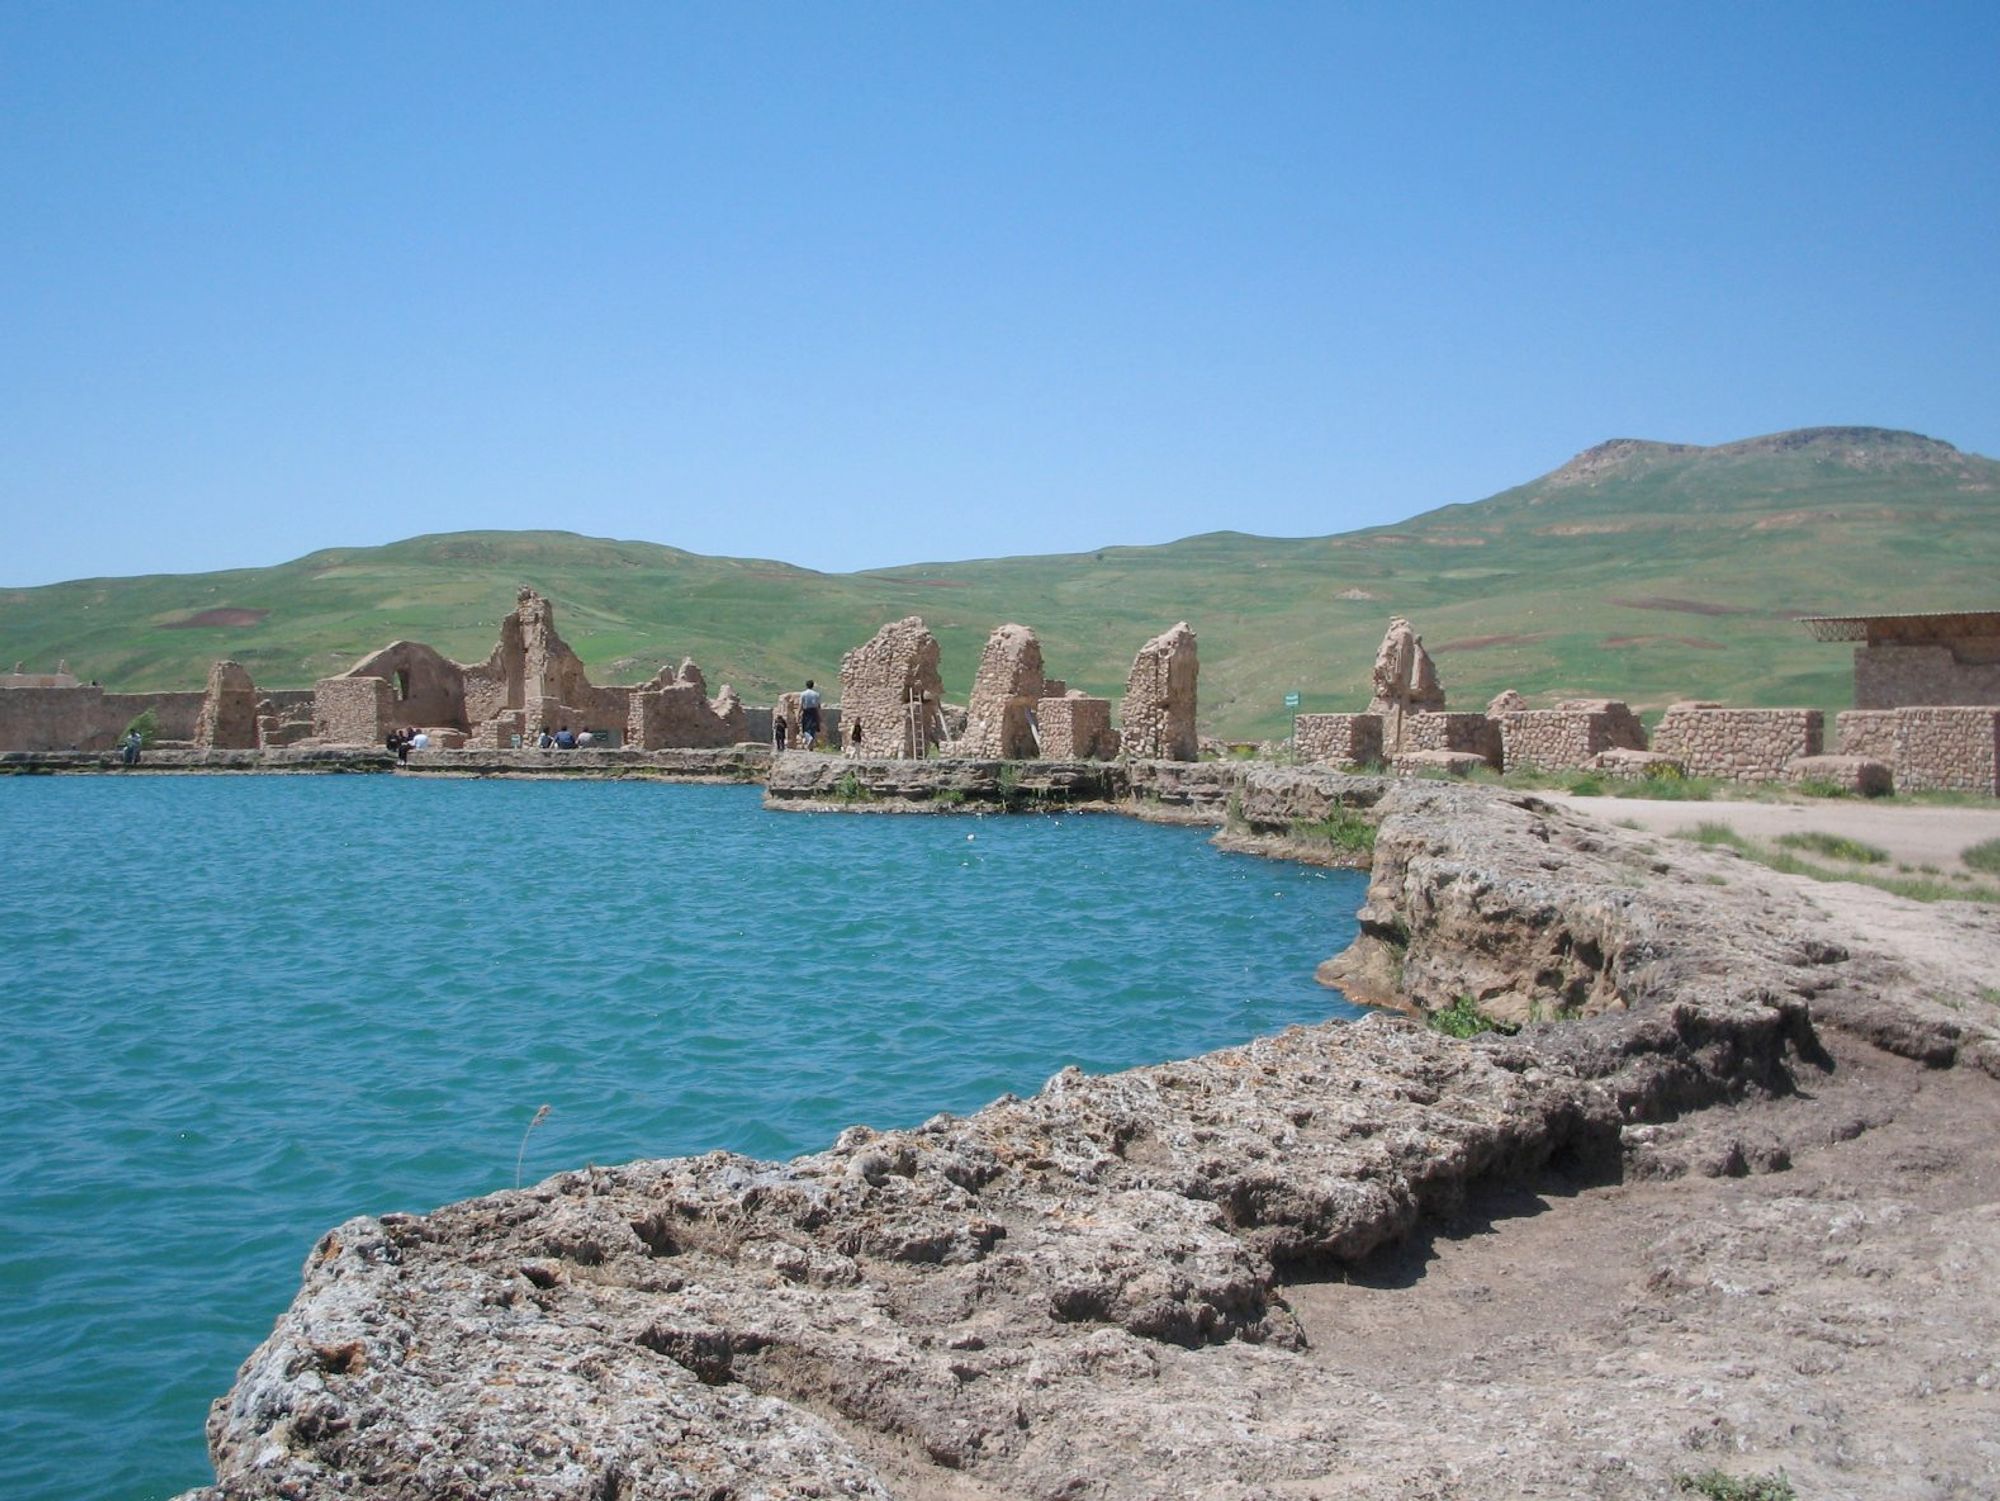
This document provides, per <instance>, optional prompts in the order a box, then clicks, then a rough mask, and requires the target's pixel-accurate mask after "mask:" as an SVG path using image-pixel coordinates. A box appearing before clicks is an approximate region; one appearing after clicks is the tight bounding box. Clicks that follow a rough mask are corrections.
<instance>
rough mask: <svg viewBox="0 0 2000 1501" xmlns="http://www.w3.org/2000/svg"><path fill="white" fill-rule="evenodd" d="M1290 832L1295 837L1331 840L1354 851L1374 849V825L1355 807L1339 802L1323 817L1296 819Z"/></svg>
mask: <svg viewBox="0 0 2000 1501" xmlns="http://www.w3.org/2000/svg"><path fill="white" fill-rule="evenodd" d="M1291 833H1292V838H1294V839H1302V840H1307V841H1310V842H1312V843H1316V844H1330V845H1332V846H1333V847H1334V848H1335V849H1337V850H1345V851H1347V852H1348V853H1350V854H1355V855H1366V854H1372V853H1373V852H1374V849H1375V825H1374V824H1373V823H1372V822H1371V821H1370V820H1368V819H1366V818H1363V817H1362V816H1361V815H1360V814H1359V813H1356V812H1355V811H1354V810H1353V809H1352V808H1347V807H1342V806H1340V805H1339V804H1335V806H1334V809H1333V811H1332V812H1331V813H1329V814H1327V816H1326V817H1324V818H1317V819H1312V820H1310V821H1308V820H1303V819H1301V820H1299V821H1297V822H1295V823H1293V825H1292V829H1291Z"/></svg>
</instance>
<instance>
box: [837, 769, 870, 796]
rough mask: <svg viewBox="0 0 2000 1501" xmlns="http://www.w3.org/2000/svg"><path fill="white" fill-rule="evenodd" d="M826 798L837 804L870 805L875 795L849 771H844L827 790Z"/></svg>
mask: <svg viewBox="0 0 2000 1501" xmlns="http://www.w3.org/2000/svg"><path fill="white" fill-rule="evenodd" d="M827 796H829V797H831V798H832V799H833V800H834V801H835V802H837V803H872V802H873V801H875V794H874V793H873V792H872V791H870V790H869V789H868V788H867V787H865V786H863V785H862V782H861V778H860V777H858V776H856V775H855V774H854V773H853V772H851V771H844V772H842V773H841V774H840V776H839V778H838V779H837V780H836V781H835V782H834V784H833V786H832V787H831V788H829V789H828V791H827Z"/></svg>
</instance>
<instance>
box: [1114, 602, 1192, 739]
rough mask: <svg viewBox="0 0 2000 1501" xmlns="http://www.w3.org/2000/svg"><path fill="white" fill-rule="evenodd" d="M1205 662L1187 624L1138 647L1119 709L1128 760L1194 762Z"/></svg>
mask: <svg viewBox="0 0 2000 1501" xmlns="http://www.w3.org/2000/svg"><path fill="white" fill-rule="evenodd" d="M1200 671H1201V664H1200V661H1199V660H1198V658H1197V656H1196V651H1195V635H1194V631H1193V629H1192V628H1191V627H1190V626H1189V625H1188V623H1187V622H1186V621H1185V620H1183V621H1181V622H1179V623H1178V624H1177V625H1175V626H1174V628H1173V629H1172V630H1170V631H1167V632H1165V633H1164V634H1162V635H1158V636H1155V637H1154V638H1153V639H1152V640H1150V641H1148V642H1147V643H1146V644H1145V645H1144V646H1142V647H1140V648H1139V654H1138V655H1137V656H1136V657H1134V658H1133V659H1132V671H1131V672H1130V673H1129V674H1128V675H1127V676H1126V679H1125V702H1124V704H1123V706H1122V707H1121V709H1120V711H1119V718H1120V720H1121V722H1122V724H1123V735H1122V743H1123V748H1124V752H1125V754H1126V755H1128V756H1137V757H1140V758H1142V759H1144V760H1149V761H1192V760H1194V759H1196V757H1197V756H1198V755H1199V754H1200V740H1199V737H1198V736H1197V735H1196V732H1195V727H1194V717H1195V689H1196V682H1197V679H1198V677H1199V675H1200Z"/></svg>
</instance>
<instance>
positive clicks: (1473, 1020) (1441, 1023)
mask: <svg viewBox="0 0 2000 1501" xmlns="http://www.w3.org/2000/svg"><path fill="white" fill-rule="evenodd" d="M1424 1020H1425V1022H1426V1023H1427V1024H1428V1025H1429V1027H1430V1029H1431V1030H1432V1031H1433V1032H1442V1033H1443V1034H1444V1035H1445V1036H1447V1037H1456V1038H1458V1039H1460V1040H1461V1041H1463V1040H1466V1039H1468V1038H1473V1037H1478V1036H1480V1035H1482V1034H1484V1033H1487V1032H1498V1033H1499V1034H1500V1035H1501V1036H1503V1037H1511V1036H1513V1035H1514V1034H1515V1033H1516V1032H1518V1031H1520V1030H1521V1029H1520V1028H1519V1027H1518V1026H1516V1025H1515V1024H1514V1023H1512V1022H1499V1021H1495V1020H1494V1019H1493V1018H1492V1017H1490V1016H1487V1015H1486V1014H1485V1013H1484V1012H1482V1011H1481V1010H1480V1009H1479V1005H1478V1003H1477V1002H1476V1001H1474V1000H1473V999H1472V997H1471V996H1469V995H1462V996H1460V997H1459V998H1458V999H1457V1000H1455V1001H1453V1002H1452V1003H1451V1004H1450V1005H1449V1006H1447V1007H1445V1009H1444V1010H1442V1011H1433V1012H1432V1013H1431V1014H1430V1015H1429V1016H1427V1017H1426V1018H1424Z"/></svg>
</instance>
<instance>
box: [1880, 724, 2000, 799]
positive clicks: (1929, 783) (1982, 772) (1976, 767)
mask: <svg viewBox="0 0 2000 1501" xmlns="http://www.w3.org/2000/svg"><path fill="white" fill-rule="evenodd" d="M1895 767H1896V790H1897V791H1899V792H1942V791H1951V792H1976V793H1979V794H1980V795H1981V796H1983V797H2000V708H1918V709H1903V710H1901V711H1899V712H1898V713H1897V715H1896V759H1895Z"/></svg>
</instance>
